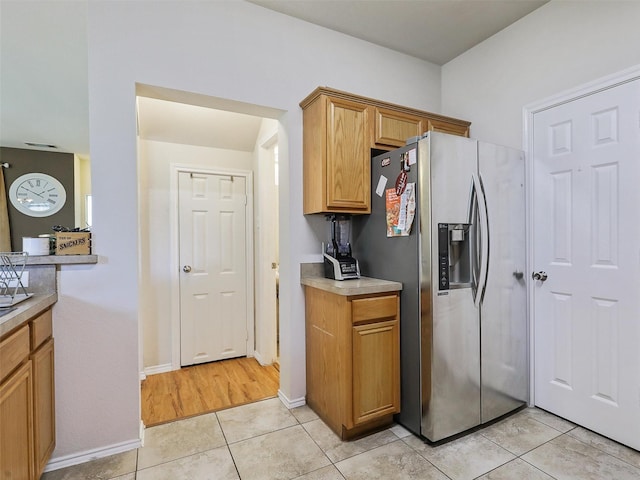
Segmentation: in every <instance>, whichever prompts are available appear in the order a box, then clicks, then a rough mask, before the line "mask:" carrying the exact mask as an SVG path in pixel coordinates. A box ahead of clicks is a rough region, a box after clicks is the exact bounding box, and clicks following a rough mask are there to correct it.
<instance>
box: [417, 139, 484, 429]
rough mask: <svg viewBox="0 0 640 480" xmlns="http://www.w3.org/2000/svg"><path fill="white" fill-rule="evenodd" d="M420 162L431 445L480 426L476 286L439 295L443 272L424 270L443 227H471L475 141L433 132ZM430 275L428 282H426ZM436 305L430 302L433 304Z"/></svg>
mask: <svg viewBox="0 0 640 480" xmlns="http://www.w3.org/2000/svg"><path fill="white" fill-rule="evenodd" d="M425 141H426V142H428V143H427V147H428V148H425V150H428V152H427V153H428V163H429V168H424V163H425V162H426V161H427V159H424V158H421V159H420V162H421V165H422V168H421V169H420V175H419V176H420V180H419V183H420V191H422V192H424V191H429V190H430V201H429V198H425V197H424V196H423V197H422V200H421V203H420V208H419V212H420V222H421V224H422V225H430V227H429V228H424V227H423V229H422V236H423V237H422V242H421V259H422V271H421V274H422V278H421V282H420V284H421V297H422V302H421V304H422V305H423V306H424V305H429V306H430V307H431V308H423V309H422V310H421V314H422V316H421V320H422V325H423V342H424V343H425V345H424V347H423V349H422V351H423V356H422V372H423V374H422V378H423V382H422V425H421V426H422V428H421V429H422V435H424V436H425V437H427V438H428V439H429V440H431V441H438V440H441V439H443V438H446V437H449V436H451V435H455V434H457V433H460V432H463V431H465V430H467V429H469V428H473V427H474V426H476V425H479V424H480V352H479V347H480V337H479V335H480V329H479V323H478V309H477V308H476V307H475V305H474V302H473V296H472V289H471V286H470V285H471V284H470V283H469V287H467V288H455V289H453V288H452V289H450V290H446V291H441V290H438V289H437V286H438V268H437V267H436V268H432V267H431V265H427V264H425V260H426V259H430V260H431V261H433V259H438V255H439V252H438V242H437V240H438V232H439V229H438V228H439V227H438V225H439V224H466V223H467V222H468V220H469V202H470V196H471V191H470V188H469V186H470V185H471V180H472V177H473V176H474V175H476V174H477V145H476V142H475V141H474V140H470V139H467V138H462V137H455V136H452V135H444V134H438V133H433V132H430V133H429V135H428V137H427V140H422V141H421V142H420V144H422V143H423V142H425ZM427 275H428V276H427ZM429 299H430V300H431V302H429V301H428V300H429Z"/></svg>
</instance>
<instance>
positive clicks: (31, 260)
mask: <svg viewBox="0 0 640 480" xmlns="http://www.w3.org/2000/svg"><path fill="white" fill-rule="evenodd" d="M92 263H93V264H95V263H98V256H97V255H32V256H30V257H28V258H27V265H81V264H92Z"/></svg>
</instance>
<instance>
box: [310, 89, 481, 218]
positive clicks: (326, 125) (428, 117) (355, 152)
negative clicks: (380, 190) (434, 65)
mask: <svg viewBox="0 0 640 480" xmlns="http://www.w3.org/2000/svg"><path fill="white" fill-rule="evenodd" d="M300 106H301V107H302V109H303V156H304V158H303V188H304V192H303V203H304V206H303V211H304V213H305V214H309V213H356V214H357V213H371V149H379V150H392V149H394V148H397V147H401V146H403V145H405V143H406V141H407V139H408V138H411V137H415V136H419V135H422V134H423V133H424V132H426V131H429V130H435V131H439V132H446V133H452V134H455V135H462V136H468V135H469V125H470V123H469V122H466V121H464V120H457V119H455V118H450V117H444V116H442V115H436V114H432V113H429V112H424V111H421V110H415V109H412V108H408V107H402V106H399V105H394V104H390V103H386V102H381V101H379V100H374V99H371V98H366V97H361V96H358V95H353V94H351V93H347V92H342V91H340V90H334V89H331V88H326V87H318V88H317V89H315V90H314V91H313V92H312V93H311V94H310V95H309V96H308V97H307V98H305V99H304V100H303V101H302V102H300Z"/></svg>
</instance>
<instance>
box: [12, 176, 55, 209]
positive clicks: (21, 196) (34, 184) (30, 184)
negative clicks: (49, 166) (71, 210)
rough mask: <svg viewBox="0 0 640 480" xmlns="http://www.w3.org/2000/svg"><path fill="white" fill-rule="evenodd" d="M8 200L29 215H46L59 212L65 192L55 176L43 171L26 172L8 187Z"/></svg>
mask: <svg viewBox="0 0 640 480" xmlns="http://www.w3.org/2000/svg"><path fill="white" fill-rule="evenodd" d="M9 200H10V201H11V204H12V205H13V206H14V207H16V209H17V210H18V211H19V212H21V213H24V214H25V215H29V216H31V217H48V216H49V215H53V214H54V213H56V212H59V211H60V209H61V208H62V207H64V204H65V202H66V201H67V192H66V191H65V189H64V187H63V186H62V184H61V183H60V182H59V181H58V180H57V179H55V178H53V177H52V176H50V175H46V174H44V173H27V174H25V175H22V176H20V177H18V178H16V179H15V180H14V181H13V183H12V184H11V187H9Z"/></svg>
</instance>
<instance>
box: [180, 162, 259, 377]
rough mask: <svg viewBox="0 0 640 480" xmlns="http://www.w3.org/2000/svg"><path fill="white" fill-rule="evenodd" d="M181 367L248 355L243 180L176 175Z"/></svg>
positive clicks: (208, 175)
mask: <svg viewBox="0 0 640 480" xmlns="http://www.w3.org/2000/svg"><path fill="white" fill-rule="evenodd" d="M178 183H179V187H178V188H179V242H180V246H179V249H180V268H181V272H180V359H181V366H186V365H193V364H197V363H203V362H210V361H214V360H221V359H225V358H233V357H240V356H244V355H246V354H247V346H246V341H247V308H246V305H247V275H246V270H247V265H246V261H247V259H246V242H247V239H246V234H247V232H246V223H245V215H246V202H247V195H246V180H245V178H244V177H241V176H229V175H215V174H207V173H190V172H179V174H178Z"/></svg>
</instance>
